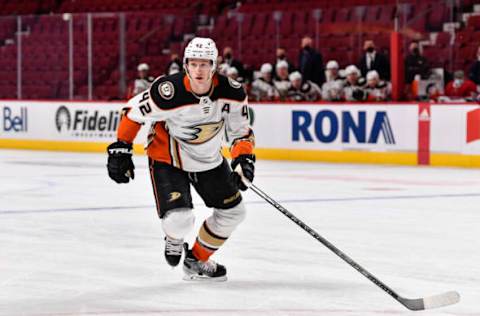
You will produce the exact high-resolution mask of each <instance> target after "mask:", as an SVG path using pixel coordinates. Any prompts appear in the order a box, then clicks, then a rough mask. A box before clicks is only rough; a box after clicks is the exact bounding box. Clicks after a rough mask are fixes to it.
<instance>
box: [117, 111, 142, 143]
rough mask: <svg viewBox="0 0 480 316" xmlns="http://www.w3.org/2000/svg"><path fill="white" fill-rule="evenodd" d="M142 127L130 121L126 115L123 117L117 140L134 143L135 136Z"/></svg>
mask: <svg viewBox="0 0 480 316" xmlns="http://www.w3.org/2000/svg"><path fill="white" fill-rule="evenodd" d="M141 126H142V125H141V124H140V123H137V122H135V121H132V120H131V119H129V118H128V117H127V116H126V115H124V116H122V120H121V121H120V124H119V126H118V131H117V138H118V140H121V141H124V142H127V143H133V140H134V139H135V136H137V133H138V131H139V130H140V127H141Z"/></svg>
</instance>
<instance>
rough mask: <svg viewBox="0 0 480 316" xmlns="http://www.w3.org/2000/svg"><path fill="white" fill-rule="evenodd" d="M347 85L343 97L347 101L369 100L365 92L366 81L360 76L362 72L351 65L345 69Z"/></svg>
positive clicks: (344, 86)
mask: <svg viewBox="0 0 480 316" xmlns="http://www.w3.org/2000/svg"><path fill="white" fill-rule="evenodd" d="M345 75H346V76H347V79H345V83H344V85H343V95H344V97H345V100H346V101H364V100H366V99H367V92H366V91H365V84H366V82H365V79H364V78H362V77H361V76H360V70H359V69H358V68H357V67H356V66H355V65H350V66H348V67H347V68H346V69H345Z"/></svg>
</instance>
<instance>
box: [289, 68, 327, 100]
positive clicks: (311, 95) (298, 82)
mask: <svg viewBox="0 0 480 316" xmlns="http://www.w3.org/2000/svg"><path fill="white" fill-rule="evenodd" d="M288 79H290V88H289V89H288V92H287V99H288V100H289V101H318V100H320V99H321V98H322V91H321V90H320V87H319V86H318V85H317V84H316V83H314V82H313V81H310V80H302V74H301V73H299V72H298V71H294V72H292V73H291V74H290V75H289V76H288Z"/></svg>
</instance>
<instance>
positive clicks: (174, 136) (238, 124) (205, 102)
mask: <svg viewBox="0 0 480 316" xmlns="http://www.w3.org/2000/svg"><path fill="white" fill-rule="evenodd" d="M127 108H128V113H127V115H126V119H122V121H121V123H120V127H119V130H118V138H119V140H124V141H127V142H131V141H133V138H134V137H135V135H136V133H137V132H138V129H139V126H140V125H139V124H142V123H146V122H151V123H152V128H151V131H150V134H149V137H148V142H147V154H148V156H149V157H150V158H152V159H154V160H157V161H161V162H165V163H168V164H171V165H173V166H175V167H177V168H180V169H182V170H185V171H189V172H199V171H206V170H210V169H213V168H215V167H217V166H218V165H220V164H221V163H222V160H223V157H222V155H221V147H222V143H223V139H224V135H225V134H226V135H227V137H228V139H229V140H232V141H231V143H232V146H235V145H236V144H237V143H239V142H247V143H249V144H251V146H247V147H249V148H251V149H253V143H254V138H253V133H252V130H251V127H250V124H249V117H248V115H249V114H248V113H249V111H248V102H247V97H246V94H245V91H244V89H243V87H242V85H241V84H240V83H238V82H236V81H234V80H232V79H229V78H226V77H224V76H221V75H215V77H214V79H213V86H212V89H211V90H210V92H209V93H207V94H206V95H202V96H198V95H196V94H194V93H193V92H192V91H191V89H190V83H189V79H188V77H187V76H185V75H184V74H183V73H178V74H174V75H171V76H165V77H160V78H157V79H156V80H155V81H154V82H153V83H152V86H151V87H150V89H149V90H148V91H146V92H144V93H141V94H139V95H137V96H135V97H134V98H132V99H131V100H130V101H129V102H128V104H127ZM132 137H133V138H132ZM240 147H243V148H244V149H242V150H241V151H244V150H245V148H246V147H245V146H240ZM237 151H238V150H237ZM241 153H242V154H243V153H247V152H241ZM250 153H251V152H250ZM232 155H233V152H232Z"/></svg>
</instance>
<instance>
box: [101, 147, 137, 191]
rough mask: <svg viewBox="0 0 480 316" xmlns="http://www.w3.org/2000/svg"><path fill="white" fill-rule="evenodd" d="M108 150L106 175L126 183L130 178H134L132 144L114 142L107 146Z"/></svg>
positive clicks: (118, 181)
mask: <svg viewBox="0 0 480 316" xmlns="http://www.w3.org/2000/svg"><path fill="white" fill-rule="evenodd" d="M107 152H108V162H107V169H108V176H109V177H110V178H111V179H112V180H113V181H115V182H117V183H128V182H129V181H130V178H132V180H133V178H135V173H134V172H133V169H135V166H134V165H133V160H132V153H133V148H132V144H128V143H126V142H121V141H118V142H115V143H112V144H110V145H109V146H108V147H107Z"/></svg>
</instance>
